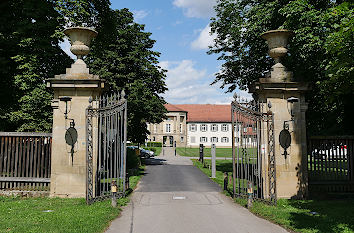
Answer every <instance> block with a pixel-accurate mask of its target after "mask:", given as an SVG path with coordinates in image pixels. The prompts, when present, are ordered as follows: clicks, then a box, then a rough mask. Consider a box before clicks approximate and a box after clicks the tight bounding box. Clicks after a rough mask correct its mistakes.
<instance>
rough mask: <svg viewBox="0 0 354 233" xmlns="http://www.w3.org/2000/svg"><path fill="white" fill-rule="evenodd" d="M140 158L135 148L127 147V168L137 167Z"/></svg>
mask: <svg viewBox="0 0 354 233" xmlns="http://www.w3.org/2000/svg"><path fill="white" fill-rule="evenodd" d="M139 164H140V158H139V156H137V155H136V153H135V150H133V149H130V148H127V169H134V168H138V167H139Z"/></svg>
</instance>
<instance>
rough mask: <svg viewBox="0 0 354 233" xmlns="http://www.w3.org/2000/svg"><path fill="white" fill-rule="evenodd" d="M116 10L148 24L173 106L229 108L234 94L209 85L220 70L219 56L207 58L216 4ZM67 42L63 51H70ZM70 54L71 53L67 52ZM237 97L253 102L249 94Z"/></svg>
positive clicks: (183, 0)
mask: <svg viewBox="0 0 354 233" xmlns="http://www.w3.org/2000/svg"><path fill="white" fill-rule="evenodd" d="M111 3H112V5H111V7H112V8H113V9H121V8H128V9H129V10H130V11H131V12H133V14H134V18H135V21H136V22H138V23H140V24H145V31H147V32H151V33H152V35H151V38H152V39H154V40H156V43H155V46H154V48H153V50H154V51H158V52H160V53H161V56H160V58H159V61H160V63H159V65H160V66H161V67H162V68H164V69H166V70H168V72H167V77H166V84H167V88H168V89H169V90H168V91H167V92H166V93H165V94H163V95H162V96H163V97H164V98H165V100H166V101H167V102H168V103H171V104H230V103H231V100H232V96H233V93H225V90H223V89H221V88H220V85H221V84H220V83H217V84H214V85H210V84H211V83H212V82H213V81H214V79H215V73H217V72H218V71H219V69H220V67H221V64H222V61H218V60H217V57H218V55H215V54H214V55H207V53H206V52H207V51H208V46H212V45H213V39H214V38H215V35H210V33H209V32H210V26H209V23H210V18H211V17H212V16H214V15H215V13H214V9H213V6H214V5H215V3H216V0H111ZM69 47H70V45H69V44H68V41H66V42H65V43H64V44H63V45H62V48H63V50H64V51H66V52H68V51H69ZM68 53H69V52H68ZM237 93H238V95H241V96H244V97H248V98H250V95H249V94H248V93H247V92H244V91H239V90H237Z"/></svg>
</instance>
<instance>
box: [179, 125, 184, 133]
mask: <svg viewBox="0 0 354 233" xmlns="http://www.w3.org/2000/svg"><path fill="white" fill-rule="evenodd" d="M182 131H183V127H182V124H179V132H181V133H182Z"/></svg>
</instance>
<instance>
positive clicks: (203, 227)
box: [107, 148, 287, 233]
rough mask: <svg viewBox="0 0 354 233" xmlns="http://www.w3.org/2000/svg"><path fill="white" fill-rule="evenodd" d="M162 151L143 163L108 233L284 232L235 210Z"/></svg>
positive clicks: (186, 163) (187, 164)
mask: <svg viewBox="0 0 354 233" xmlns="http://www.w3.org/2000/svg"><path fill="white" fill-rule="evenodd" d="M167 149H170V150H169V151H165V153H164V155H163V156H159V157H155V158H154V159H150V160H149V161H148V162H149V163H150V164H151V165H148V166H147V167H146V175H145V176H144V177H143V178H142V180H141V182H140V184H139V186H138V188H137V189H136V190H135V191H134V193H133V195H132V197H131V202H130V203H129V204H128V205H127V206H126V207H124V208H123V212H122V215H121V216H120V217H119V218H117V219H116V220H114V221H113V222H112V224H111V226H110V227H109V229H108V230H107V232H108V233H113V232H120V233H182V232H183V233H236V232H252V233H256V232H260V233H267V232H269V233H277V232H287V231H286V230H284V229H283V228H281V227H280V226H277V225H275V224H273V223H270V222H268V221H266V220H264V219H261V218H258V217H256V216H255V215H253V214H251V213H250V212H249V211H248V210H247V209H245V208H243V207H241V206H239V205H237V204H235V203H234V202H233V201H232V200H231V199H230V198H228V197H226V196H225V195H224V194H222V193H220V191H221V189H220V187H219V186H218V185H217V184H215V183H214V182H212V181H211V180H209V178H208V177H207V176H206V175H205V174H204V173H202V172H201V171H200V170H199V169H198V168H195V167H194V166H193V165H192V162H191V161H190V159H189V158H186V157H180V156H174V153H173V150H172V148H167Z"/></svg>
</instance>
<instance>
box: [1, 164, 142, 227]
mask: <svg viewBox="0 0 354 233" xmlns="http://www.w3.org/2000/svg"><path fill="white" fill-rule="evenodd" d="M142 171H143V169H140V174H135V176H131V177H130V179H129V182H130V183H129V184H130V188H131V189H130V190H132V189H134V188H135V187H136V185H137V183H138V181H139V179H140V177H141V176H142V175H141V174H143V173H142ZM128 202H129V199H128V198H127V197H125V198H121V199H118V206H124V205H126V203H128ZM120 212H121V208H113V207H111V201H110V200H106V201H102V202H96V203H94V204H92V205H86V202H85V199H84V198H75V199H69V198H67V199H65V198H20V197H16V198H11V197H0V232H26V233H27V232H60V233H62V232H103V231H104V230H105V229H106V228H107V227H108V226H109V223H110V222H111V221H112V220H113V219H115V218H116V217H117V216H118V215H119V213H120Z"/></svg>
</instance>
